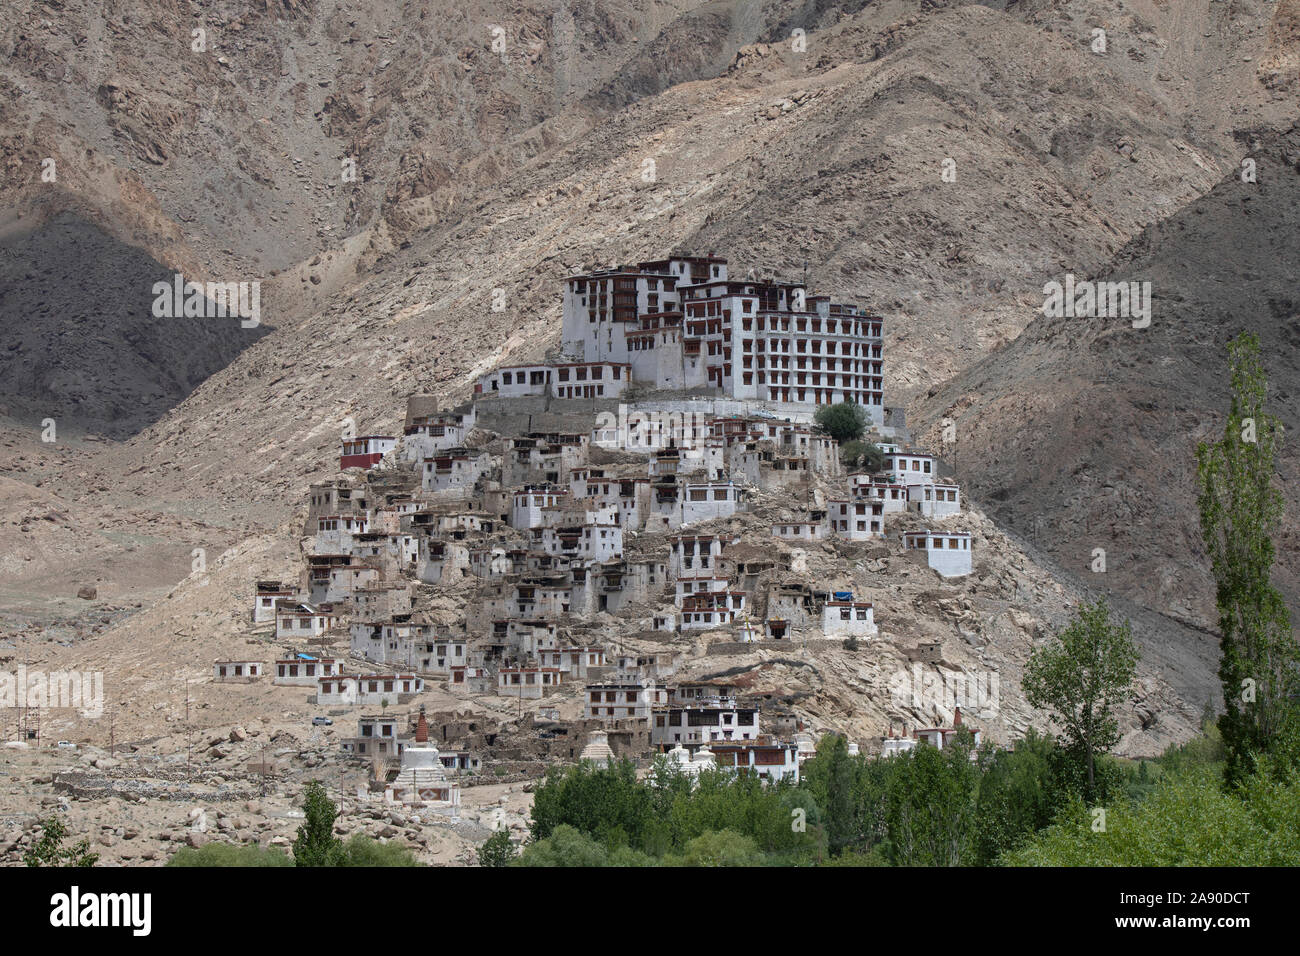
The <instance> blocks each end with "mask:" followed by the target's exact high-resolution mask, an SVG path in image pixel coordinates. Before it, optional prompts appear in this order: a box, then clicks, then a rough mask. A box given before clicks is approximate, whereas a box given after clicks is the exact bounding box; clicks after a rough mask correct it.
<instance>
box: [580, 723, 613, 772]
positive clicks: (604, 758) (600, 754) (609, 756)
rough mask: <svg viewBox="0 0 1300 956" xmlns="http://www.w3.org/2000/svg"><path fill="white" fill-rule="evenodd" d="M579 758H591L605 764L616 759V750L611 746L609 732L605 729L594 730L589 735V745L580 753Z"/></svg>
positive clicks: (602, 764)
mask: <svg viewBox="0 0 1300 956" xmlns="http://www.w3.org/2000/svg"><path fill="white" fill-rule="evenodd" d="M578 759H579V760H591V761H594V762H595V763H597V764H599V765H601V766H604V765H605V764H607V763H610V762H611V761H613V760H614V751H613V750H611V749H610V746H609V734H607V733H606V732H605V731H603V730H593V731H592V732H591V735H590V736H589V737H587V746H585V747H583V748H582V753H581V754H579V755H578Z"/></svg>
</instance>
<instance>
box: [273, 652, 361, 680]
mask: <svg viewBox="0 0 1300 956" xmlns="http://www.w3.org/2000/svg"><path fill="white" fill-rule="evenodd" d="M342 673H343V662H342V661H340V660H336V659H334V658H333V657H321V658H316V657H312V656H311V655H309V654H290V655H289V656H288V657H282V658H279V659H277V660H276V662H275V676H274V677H273V678H272V679H271V682H272V683H274V684H281V685H287V686H290V687H314V686H315V685H316V682H317V681H318V680H319V679H320V678H322V677H337V676H338V675H340V674H342Z"/></svg>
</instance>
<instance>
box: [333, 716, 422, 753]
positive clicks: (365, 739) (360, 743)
mask: <svg viewBox="0 0 1300 956" xmlns="http://www.w3.org/2000/svg"><path fill="white" fill-rule="evenodd" d="M403 722H404V718H401V717H397V716H391V717H390V716H388V715H387V714H383V715H380V714H362V715H361V716H360V717H358V718H357V735H356V736H355V737H350V738H347V739H345V740H344V741H343V743H342V749H343V752H344V753H351V754H356V755H357V756H362V757H373V756H375V755H376V754H380V755H383V756H401V754H402V751H403V750H404V749H405V748H406V745H407V743H409V738H408V737H407V736H406V735H405V734H403V733H402V723H403Z"/></svg>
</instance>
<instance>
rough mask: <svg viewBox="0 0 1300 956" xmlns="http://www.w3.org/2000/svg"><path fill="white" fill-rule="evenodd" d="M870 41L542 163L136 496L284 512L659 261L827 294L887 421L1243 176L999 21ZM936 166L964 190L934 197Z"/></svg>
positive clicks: (1175, 124)
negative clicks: (707, 257) (950, 166)
mask: <svg viewBox="0 0 1300 956" xmlns="http://www.w3.org/2000/svg"><path fill="white" fill-rule="evenodd" d="M872 12H877V13H878V12H879V11H873V9H869V10H867V11H864V13H863V14H861V15H860V16H863V17H866V16H867V15H868V14H869V13H872ZM868 26H869V22H868V24H867V25H862V24H859V23H858V22H857V20H856V19H849V20H846V21H844V22H842V23H841V24H840V25H838V26H836V27H833V28H830V29H829V30H828V31H826V33H825V35H824V36H823V34H814V35H813V36H812V37H811V38H810V41H809V42H810V49H818V48H819V46H818V45H819V44H820V45H821V47H822V48H824V52H823V53H822V54H820V55H821V56H822V58H823V60H824V61H827V62H822V61H819V63H820V69H819V70H818V71H816V72H809V73H808V74H807V75H802V76H799V77H797V78H785V79H783V77H785V76H787V74H788V73H789V72H790V71H789V70H788V69H787V68H786V67H783V66H771V67H770V68H769V67H768V66H767V65H766V60H767V59H769V58H770V56H769V57H763V56H760V55H758V53H759V51H753V53H752V54H751V55H747V56H746V57H744V58H743V61H742V62H741V63H740V64H739V67H738V69H737V70H735V71H734V73H733V74H732V75H730V76H728V77H727V78H724V79H719V80H713V81H708V82H698V83H687V84H682V85H679V86H677V87H674V88H673V89H671V90H668V91H666V92H665V93H663V94H661V95H659V96H656V97H654V98H651V99H646V100H643V101H640V102H638V103H636V104H634V105H632V106H630V107H628V108H627V109H626V110H624V111H622V112H620V113H619V114H617V115H615V116H614V117H612V118H611V119H610V120H608V121H606V122H604V123H602V124H601V125H600V126H598V127H596V128H594V129H592V130H591V131H590V132H589V133H588V134H587V135H585V136H583V137H582V138H581V139H579V140H578V141H577V142H575V143H574V144H573V145H570V146H567V147H562V148H557V149H553V150H551V151H550V152H548V153H546V154H545V155H544V156H542V157H539V158H538V159H535V160H533V161H532V162H530V163H529V164H527V165H526V166H525V167H524V168H523V169H521V170H520V171H519V172H518V173H517V174H516V175H515V176H513V177H511V178H510V179H509V180H508V181H507V182H503V183H501V184H499V186H498V187H497V188H495V189H493V190H491V191H490V192H484V193H482V194H481V196H480V198H479V201H478V203H477V205H476V206H475V208H474V209H473V210H470V211H468V212H467V213H466V215H464V216H463V217H462V218H460V219H458V220H456V221H454V222H450V221H449V222H445V223H441V224H438V225H435V226H433V227H431V228H429V229H428V230H427V231H425V232H423V233H421V234H420V235H419V236H418V237H416V238H415V239H413V240H412V242H411V245H410V247H409V248H407V249H404V250H396V251H394V252H392V253H390V254H385V255H383V256H382V257H381V258H380V259H379V260H378V262H377V264H376V266H375V271H374V272H373V273H372V274H371V275H369V276H367V277H365V278H364V280H363V281H361V282H359V283H358V284H357V285H356V286H355V287H353V288H351V289H349V290H348V291H347V292H345V293H344V294H340V295H338V296H336V297H334V299H333V300H332V301H331V302H330V304H329V305H327V306H326V307H325V308H323V309H321V310H320V311H319V312H318V313H314V314H308V315H305V316H304V317H303V318H301V319H300V320H296V321H295V320H294V319H293V318H292V317H291V316H285V317H284V318H283V319H282V320H281V321H276V322H275V324H276V326H277V328H276V330H275V331H274V332H273V333H272V334H271V335H269V336H268V337H267V338H266V339H264V340H263V341H262V342H260V343H258V344H257V345H256V346H255V347H253V348H252V349H250V350H248V351H247V352H246V353H245V354H244V355H242V356H241V357H240V359H239V360H237V361H236V362H235V363H233V364H232V365H231V366H230V367H229V368H228V369H226V370H224V371H222V372H220V373H218V374H217V375H215V376H214V377H213V378H212V379H211V380H209V382H208V383H207V384H206V385H205V386H204V387H203V388H201V389H200V390H199V391H198V392H196V393H195V395H193V396H192V397H191V399H190V400H189V401H187V403H186V404H185V405H183V406H182V407H181V408H180V409H178V411H177V413H176V414H175V415H174V416H172V417H171V418H170V419H169V420H168V421H166V422H163V423H160V424H159V426H158V427H157V428H155V429H153V430H151V431H150V432H148V433H147V434H145V435H142V436H141V437H140V438H139V439H138V440H137V445H136V447H135V448H133V450H132V458H133V459H134V460H137V461H138V462H139V464H141V465H143V466H144V470H143V471H141V472H139V475H138V479H137V480H138V481H140V482H148V483H149V484H150V486H151V490H152V491H153V492H154V493H156V492H158V491H165V490H166V489H168V488H169V487H173V488H175V490H176V491H178V492H180V491H181V488H180V487H179V486H177V485H173V484H172V483H171V482H170V480H169V476H168V473H167V472H166V471H165V469H167V468H171V467H174V466H175V465H177V464H180V465H181V466H182V467H181V470H180V471H179V472H176V473H175V475H176V477H177V478H181V479H183V480H184V482H185V486H186V487H185V489H184V493H185V494H186V495H187V496H188V495H193V493H194V487H195V481H196V480H197V482H198V485H199V487H201V488H203V489H204V490H205V492H206V493H207V495H208V496H209V497H211V498H213V499H219V500H221V501H223V502H225V503H227V504H228V505H231V506H233V505H236V504H237V503H238V502H239V501H241V500H245V499H246V498H247V497H249V496H253V497H266V496H271V495H274V496H277V497H280V500H282V501H288V500H291V499H292V497H293V496H295V495H297V494H298V493H299V492H300V491H301V489H302V488H303V487H304V485H305V483H306V482H307V481H308V480H309V479H310V478H312V477H315V476H319V475H320V474H322V473H323V470H324V469H326V468H327V467H328V460H329V459H330V458H331V457H332V454H333V450H334V443H335V440H336V438H337V436H338V433H339V429H340V427H341V425H342V420H343V419H344V418H345V417H349V416H350V417H352V418H354V419H355V420H356V421H357V422H358V424H359V425H360V426H361V427H363V428H366V429H371V428H380V429H382V428H391V427H393V425H394V424H395V417H396V415H397V414H398V413H399V411H400V409H398V408H397V406H396V405H395V404H394V403H393V398H394V397H403V396H405V395H407V394H409V393H411V392H414V391H430V392H434V393H437V394H442V395H450V396H456V395H463V394H465V390H466V388H467V386H468V384H469V382H470V380H471V378H472V376H473V374H474V373H475V372H476V371H481V370H484V369H486V368H488V367H490V365H491V364H492V363H493V362H496V361H499V360H501V359H504V358H514V359H521V358H523V357H525V356H527V355H536V354H538V353H539V352H540V351H541V350H542V348H543V347H544V346H545V345H546V344H547V343H548V342H549V341H552V340H553V336H554V335H555V334H556V332H557V331H558V315H559V297H558V286H557V280H558V279H559V277H560V276H562V275H564V274H565V273H566V272H567V271H569V270H571V269H575V268H578V267H580V266H582V265H585V264H589V263H591V262H593V261H602V262H606V263H609V262H614V261H627V260H632V259H634V258H636V257H638V256H648V255H660V254H662V253H663V252H664V251H666V250H667V249H669V248H672V247H692V248H697V249H700V250H702V251H704V250H707V249H715V250H718V251H725V252H726V253H727V254H729V255H731V256H732V258H733V260H734V261H735V262H736V263H737V265H738V266H739V267H740V268H741V269H745V268H748V267H750V266H753V267H754V268H756V269H758V270H760V271H773V270H775V271H780V272H783V273H786V274H790V273H792V272H794V271H796V270H799V269H801V268H802V266H803V263H805V262H807V263H808V268H809V279H810V281H811V282H812V284H813V285H814V286H816V287H818V288H823V289H829V290H832V291H834V292H835V293H836V294H837V295H841V296H844V297H847V298H854V297H856V298H860V299H863V300H865V301H867V302H870V303H873V304H875V305H876V306H877V307H879V308H881V309H883V310H884V312H885V314H886V315H887V316H888V320H887V321H888V332H887V335H888V340H889V349H890V357H889V360H888V361H887V363H886V378H887V385H886V388H887V391H888V392H889V393H890V394H891V395H892V396H894V400H895V401H898V400H901V399H902V398H904V397H906V395H907V394H908V393H909V391H910V390H912V389H915V388H923V387H926V386H928V385H929V384H931V383H933V382H934V381H936V380H939V379H941V378H943V377H946V376H947V375H948V374H950V373H952V372H955V371H956V370H958V369H960V368H962V367H964V366H965V365H967V364H969V363H971V362H973V361H974V360H975V359H976V358H977V357H978V356H979V355H980V354H981V353H982V352H983V351H985V350H987V349H989V348H991V347H993V346H994V345H996V344H997V343H999V342H1001V341H1004V340H1008V339H1010V338H1011V337H1013V336H1014V335H1015V334H1016V333H1017V332H1018V331H1019V330H1020V328H1021V327H1022V326H1023V323H1024V321H1025V312H1024V310H1023V308H1021V307H1020V306H1019V305H1018V303H1020V302H1021V301H1023V299H1024V298H1025V296H1026V294H1027V290H1029V289H1035V290H1036V289H1037V288H1038V287H1039V286H1041V282H1042V280H1041V276H1042V275H1043V274H1044V272H1047V271H1051V270H1055V269H1059V268H1066V267H1069V268H1075V269H1079V270H1081V271H1082V270H1084V269H1086V268H1088V267H1100V264H1101V263H1103V262H1105V261H1107V260H1108V259H1109V257H1110V256H1111V255H1112V254H1113V252H1114V251H1115V250H1116V249H1117V248H1119V246H1120V245H1122V243H1123V242H1124V241H1125V240H1126V239H1128V238H1129V237H1131V236H1132V235H1135V234H1136V233H1137V232H1138V230H1139V229H1140V228H1141V227H1142V226H1143V225H1145V224H1146V223H1147V222H1150V221H1151V220H1152V219H1154V218H1156V217H1158V216H1161V215H1165V214H1167V213H1168V212H1169V211H1171V210H1172V209H1173V208H1176V207H1177V206H1178V205H1180V204H1182V203H1185V202H1187V201H1189V200H1190V199H1192V198H1193V197H1194V196H1196V195H1199V194H1200V193H1201V192H1203V191H1204V190H1206V189H1208V188H1209V187H1210V185H1212V183H1213V182H1215V181H1217V179H1218V178H1219V176H1220V172H1221V170H1222V169H1224V168H1226V167H1228V166H1230V165H1235V164H1236V162H1237V160H1238V157H1237V154H1236V147H1235V146H1234V144H1233V142H1232V138H1231V136H1230V135H1229V134H1228V133H1227V132H1226V131H1222V132H1220V133H1218V134H1216V135H1210V134H1207V135H1206V137H1205V139H1204V142H1200V143H1196V144H1194V143H1191V142H1189V141H1188V140H1187V139H1186V138H1185V137H1186V133H1187V132H1188V131H1187V129H1186V118H1185V117H1183V116H1181V115H1178V114H1173V113H1169V112H1168V111H1166V110H1165V109H1164V108H1163V107H1162V104H1161V102H1160V101H1159V100H1157V99H1154V98H1150V97H1148V96H1146V95H1145V94H1143V93H1141V92H1139V91H1137V90H1135V89H1133V88H1130V87H1126V86H1124V85H1123V84H1122V83H1120V82H1119V81H1117V80H1116V79H1114V78H1113V77H1112V76H1111V75H1110V73H1109V72H1108V71H1107V70H1106V69H1105V68H1104V66H1099V65H1098V59H1099V58H1097V57H1096V56H1095V55H1094V54H1091V53H1090V52H1088V51H1087V49H1086V48H1082V49H1080V48H1079V44H1077V43H1074V42H1067V41H1066V40H1065V39H1063V38H1061V37H1058V36H1054V35H1052V34H1050V33H1043V32H1042V31H1041V30H1039V29H1038V28H1036V27H1028V26H1024V25H1022V24H1020V23H1019V22H1017V21H1015V20H1011V19H1008V18H1007V17H1006V16H1005V15H1002V14H999V13H997V12H995V11H992V10H989V9H986V8H983V7H959V8H953V9H942V10H938V11H935V12H932V13H930V14H927V15H925V16H922V17H920V18H919V19H914V20H907V21H904V22H903V23H902V24H900V25H898V26H897V28H896V29H895V30H893V31H892V32H890V34H889V36H890V42H891V43H894V44H895V46H894V48H893V52H889V53H886V54H885V55H883V56H881V57H880V58H878V59H874V60H872V59H870V58H869V57H864V56H861V55H860V51H861V50H862V49H863V41H864V39H866V38H867V36H868V35H870V31H869V29H868ZM864 31H865V32H864ZM837 49H843V50H845V51H855V53H854V56H853V57H848V56H846V57H844V58H839V57H837V56H836V54H835V51H836V50H837ZM784 55H785V54H782V56H784ZM750 60H756V63H755V65H754V66H752V67H751V66H749V65H748V64H749V61H750ZM1067 129H1068V130H1070V131H1071V133H1070V138H1071V142H1072V144H1073V145H1072V146H1071V148H1070V149H1069V150H1067V151H1066V152H1067V153H1068V156H1067V157H1066V158H1064V159H1063V158H1061V157H1060V156H1054V155H1053V153H1052V149H1053V142H1054V141H1056V142H1058V143H1059V141H1060V140H1061V136H1062V130H1067ZM1198 138H1199V137H1198ZM1117 144H1118V145H1119V146H1120V147H1121V148H1119V149H1117V148H1116V145H1117ZM1061 151H1062V150H1060V149H1059V148H1058V150H1057V152H1058V153H1059V152H1061ZM948 156H952V157H953V158H954V159H956V160H957V175H958V180H957V182H956V183H944V182H942V180H941V178H940V172H941V166H942V161H943V159H944V158H946V157H948ZM1135 157H1136V158H1137V159H1138V160H1139V161H1137V162H1135V161H1134V158H1135ZM647 160H650V161H653V163H654V166H653V177H652V181H647V177H646V176H645V171H646V170H647V169H648V168H649V167H648V166H647ZM326 265H328V264H326V263H322V264H321V268H322V269H324V268H325V266H326ZM308 271H310V270H308ZM283 283H284V285H282V287H281V288H280V289H279V290H278V295H279V298H278V299H277V301H281V302H286V301H288V300H290V299H291V298H293V297H294V296H295V295H296V292H294V291H291V289H290V288H288V287H287V286H288V284H289V283H293V284H294V285H297V286H301V287H302V288H303V289H310V288H311V286H312V283H311V282H310V276H308V275H295V276H292V277H290V276H286V277H284V280H283ZM498 288H499V289H502V290H503V291H504V295H505V303H506V305H505V310H504V311H502V312H493V311H491V302H492V299H493V290H494V289H498ZM273 291H274V290H273ZM272 321H275V318H274V317H272ZM250 449H252V450H254V452H253V457H252V458H251V459H249V458H245V457H243V456H245V455H247V454H248V451H249V450H250ZM160 469H164V470H163V471H161V472H160Z"/></svg>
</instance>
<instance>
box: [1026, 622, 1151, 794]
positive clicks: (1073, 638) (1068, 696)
mask: <svg viewBox="0 0 1300 956" xmlns="http://www.w3.org/2000/svg"><path fill="white" fill-rule="evenodd" d="M1137 662H1138V652H1137V648H1136V647H1135V646H1134V644H1133V636H1132V630H1131V628H1130V626H1129V624H1128V622H1127V621H1125V622H1124V623H1123V624H1112V623H1111V621H1110V608H1109V607H1108V606H1107V604H1106V602H1105V600H1104V599H1102V600H1099V601H1097V602H1096V603H1095V604H1080V605H1079V607H1078V608H1077V609H1076V611H1075V616H1074V618H1073V619H1072V620H1071V621H1070V623H1069V625H1068V626H1067V627H1066V628H1065V630H1064V631H1062V632H1061V634H1060V635H1059V636H1058V638H1057V639H1056V640H1055V641H1053V642H1052V643H1051V644H1048V645H1046V646H1043V647H1038V648H1035V649H1034V651H1033V653H1032V654H1030V657H1029V662H1028V663H1027V664H1026V665H1025V673H1024V678H1023V679H1022V680H1021V682H1020V683H1021V688H1022V689H1023V690H1024V694H1025V700H1026V701H1028V702H1029V703H1030V705H1032V706H1034V707H1039V708H1043V709H1046V710H1049V711H1051V713H1052V716H1053V718H1054V719H1055V721H1056V723H1057V724H1058V725H1059V726H1060V727H1061V728H1062V731H1063V740H1064V743H1065V744H1066V747H1067V749H1069V750H1072V751H1074V752H1076V753H1078V754H1079V755H1080V757H1081V759H1082V762H1083V764H1084V766H1085V767H1086V770H1087V785H1086V788H1085V796H1087V797H1088V798H1089V799H1094V798H1095V797H1096V795H1097V794H1098V792H1099V790H1098V785H1097V778H1096V764H1097V755H1098V754H1099V753H1102V752H1104V751H1107V750H1109V749H1110V748H1111V747H1113V746H1114V745H1115V744H1116V743H1118V742H1119V736H1120V734H1119V722H1118V721H1117V720H1116V717H1115V710H1116V708H1117V707H1118V706H1119V705H1120V704H1121V703H1122V702H1123V701H1124V700H1125V698H1126V697H1127V696H1128V692H1129V687H1130V685H1131V684H1132V683H1133V678H1134V677H1135V676H1136V674H1137Z"/></svg>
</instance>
